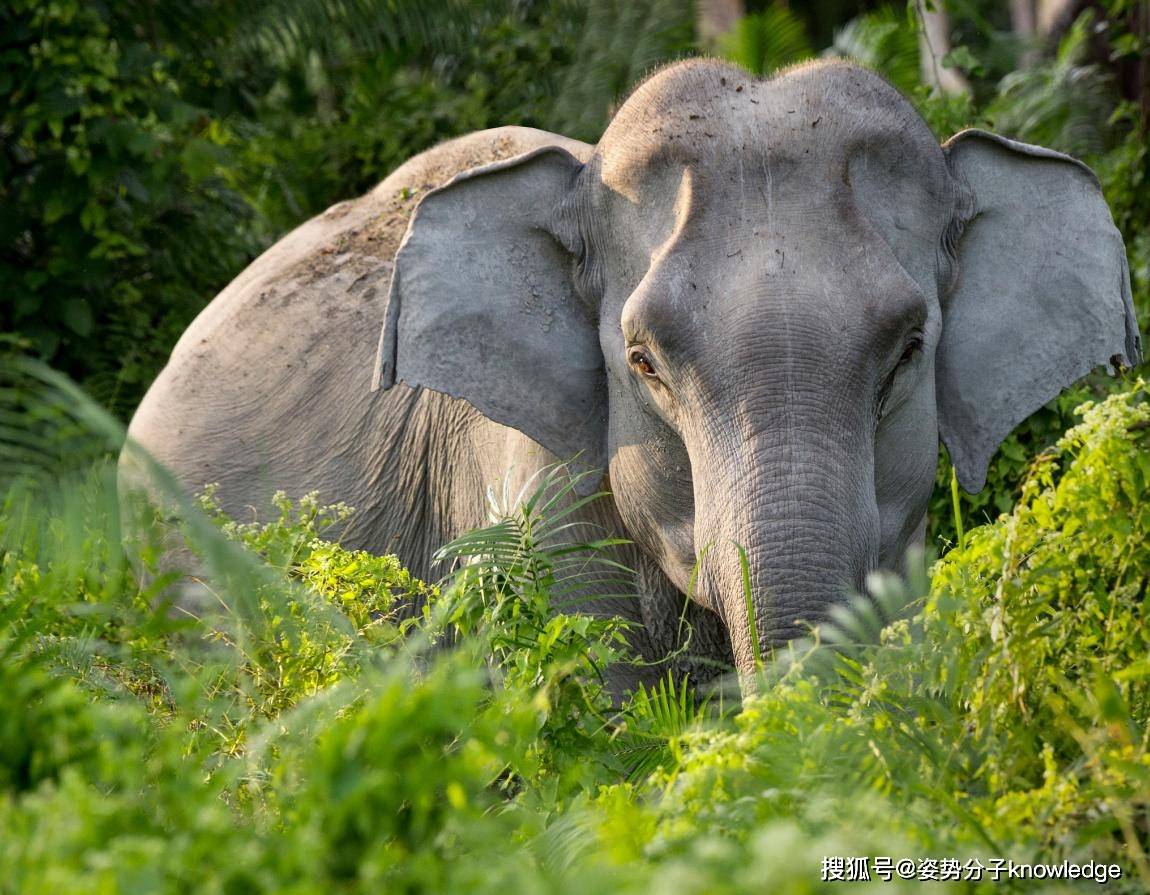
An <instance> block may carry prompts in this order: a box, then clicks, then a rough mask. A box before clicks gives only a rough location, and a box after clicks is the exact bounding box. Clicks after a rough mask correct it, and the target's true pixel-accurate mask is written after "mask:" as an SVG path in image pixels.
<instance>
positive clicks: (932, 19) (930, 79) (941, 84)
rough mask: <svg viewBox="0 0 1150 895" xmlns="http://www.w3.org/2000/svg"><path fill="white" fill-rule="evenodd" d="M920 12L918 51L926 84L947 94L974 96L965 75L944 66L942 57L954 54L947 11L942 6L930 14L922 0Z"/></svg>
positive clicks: (920, 0) (919, 5)
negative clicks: (952, 52) (970, 94)
mask: <svg viewBox="0 0 1150 895" xmlns="http://www.w3.org/2000/svg"><path fill="white" fill-rule="evenodd" d="M918 12H919V21H920V27H919V30H918V49H919V59H920V63H921V66H922V80H923V83H924V84H927V85H929V86H931V87H934V88H936V89H938V90H941V91H942V92H943V93H970V84H969V83H968V82H967V80H966V77H965V76H964V75H963V73H962V72H960V71H958V70H957V69H954V68H945V67H943V65H942V61H941V60H942V58H943V57H944V56H945V55H946V54H947V53H949V52H950V21H949V19H948V18H947V15H946V9H945V8H944V7H943V6H942V5H941V4H939V6H938V7H937V8H936V9H935V10H934V11H933V12H930V11H928V10H927V9H926V8H925V5H924V4H923V3H922V0H919V3H918Z"/></svg>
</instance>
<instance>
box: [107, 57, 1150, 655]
mask: <svg viewBox="0 0 1150 895" xmlns="http://www.w3.org/2000/svg"><path fill="white" fill-rule="evenodd" d="M401 237H402V242H401V241H400V239H401ZM381 323H382V324H383V330H382V336H380V324H381ZM1139 359H1140V343H1139V337H1138V330H1137V325H1136V322H1135V319H1134V315H1133V309H1132V305H1131V299H1130V290H1129V275H1128V272H1127V267H1126V257H1125V252H1124V249H1123V244H1122V239H1121V237H1120V235H1119V233H1118V231H1117V230H1116V229H1115V227H1114V225H1113V223H1112V221H1111V217H1110V214H1109V211H1108V209H1107V207H1106V204H1105V201H1104V200H1103V198H1102V195H1101V192H1100V190H1099V186H1098V183H1097V181H1096V179H1095V178H1094V176H1093V174H1092V173H1091V172H1090V170H1089V169H1088V168H1086V167H1085V166H1084V165H1083V164H1081V163H1080V162H1078V161H1075V160H1074V159H1071V158H1068V157H1067V156H1064V155H1061V154H1059V153H1056V152H1052V151H1050V150H1046V149H1042V148H1038V147H1035V146H1028V145H1023V144H1020V143H1016V142H1012V141H1010V140H1007V139H1003V138H1001V137H997V136H994V135H993V134H989V133H985V132H982V131H975V130H969V131H964V132H962V133H960V134H958V135H957V136H956V137H954V138H953V139H951V140H949V141H948V142H947V143H945V144H944V145H943V146H942V147H939V145H938V144H937V142H936V141H935V140H934V138H933V137H932V135H931V132H930V130H929V129H928V128H927V126H926V124H925V123H924V122H923V120H922V118H921V117H920V116H919V115H918V113H917V112H916V111H915V109H914V108H913V106H912V105H911V104H910V103H909V102H908V101H907V100H906V99H905V98H904V97H903V96H901V95H900V94H899V93H898V92H897V91H896V90H894V89H893V88H892V87H891V86H889V85H888V84H887V83H886V82H885V81H883V80H882V79H881V78H880V77H878V76H877V75H875V74H872V73H870V72H868V71H866V70H863V69H860V68H857V67H854V66H852V65H848V64H845V63H840V62H821V63H817V64H810V65H806V66H801V67H798V68H794V69H791V70H789V71H786V72H783V73H781V74H778V75H776V76H775V77H772V78H770V79H769V80H756V79H754V78H753V77H751V76H749V75H748V74H747V73H746V72H744V71H742V70H740V69H738V68H735V67H731V66H728V65H726V64H722V63H719V62H716V61H712V60H692V61H687V62H681V63H678V64H675V65H672V66H670V67H668V68H665V69H663V70H661V71H659V72H657V73H655V74H654V75H653V76H652V77H650V78H649V79H647V80H646V81H645V82H644V83H643V84H641V85H640V86H639V87H638V88H637V89H636V90H635V91H634V92H633V93H632V94H631V96H630V97H629V98H628V99H627V100H626V102H625V103H624V104H623V105H622V106H621V108H620V109H619V111H618V113H617V114H616V115H615V116H614V119H613V121H612V122H611V124H610V126H609V127H608V129H607V131H606V132H605V133H604V135H603V137H602V139H601V140H600V142H599V143H598V145H597V146H594V147H592V146H588V145H585V144H582V143H578V142H574V141H572V140H568V139H565V138H563V137H559V136H555V135H553V134H548V133H544V132H541V131H535V130H529V129H524V128H500V129H497V130H491V131H484V132H481V133H476V134H472V135H470V136H467V137H463V138H461V139H458V140H455V141H452V142H449V143H446V144H444V145H442V146H439V147H437V148H435V149H432V150H430V151H429V152H426V153H424V154H422V155H420V156H418V157H416V158H414V159H412V160H411V161H409V162H408V163H407V164H405V165H403V166H402V167H401V168H399V169H398V170H397V171H396V172H395V173H393V174H392V175H391V176H390V177H388V178H387V179H386V180H385V181H384V182H383V183H382V184H381V185H380V186H379V187H377V188H376V189H375V190H374V191H372V192H371V193H369V194H368V195H366V196H364V197H363V198H361V199H358V200H355V201H351V202H346V203H343V204H340V205H336V206H334V207H333V208H331V209H329V210H328V211H327V212H325V213H324V214H322V215H320V216H318V217H317V218H315V219H313V220H311V221H309V222H308V223H306V224H304V225H303V226H301V227H300V228H299V229H297V230H296V231H294V232H293V233H291V234H290V235H288V236H287V237H285V238H284V239H283V240H281V241H280V242H279V243H278V244H277V245H275V246H273V247H272V248H271V249H269V250H268V251H267V252H266V253H265V254H264V255H263V256H262V257H260V258H259V259H258V260H257V261H256V262H255V263H253V264H252V265H251V266H250V267H249V268H248V269H247V270H246V271H244V272H243V273H242V274H241V275H240V276H239V277H238V278H237V279H236V280H235V281H234V282H233V283H232V284H231V285H230V286H228V288H227V289H225V290H224V291H223V292H222V293H221V294H220V296H219V297H218V298H216V299H215V301H214V302H212V304H211V305H210V306H209V307H208V308H207V309H206V310H205V311H204V312H203V313H202V314H201V315H200V316H199V318H198V319H197V320H196V321H195V322H194V323H193V324H192V326H191V327H190V328H189V329H188V331H187V332H186V333H185V335H184V336H183V338H182V339H181V341H180V342H179V344H178V345H177V346H176V349H175V351H174V352H173V354H172V358H171V361H170V362H169V364H168V365H167V367H166V368H165V369H164V371H163V372H162V374H161V375H160V376H159V378H158V379H157V380H156V383H155V384H154V385H153V386H152V388H151V390H150V392H149V393H148V395H147V397H146V398H145V400H144V402H143V403H142V405H141V406H140V408H139V410H138V412H137V414H136V416H135V419H134V420H133V421H132V425H131V429H130V434H131V436H133V437H134V438H135V439H136V440H137V441H138V442H139V443H141V444H142V445H143V446H144V447H146V448H147V449H148V450H149V451H151V452H152V454H153V455H154V456H155V457H156V458H157V459H158V460H160V461H161V462H163V463H164V464H166V465H167V466H168V467H169V468H170V469H171V470H172V471H173V472H174V473H175V474H176V475H177V477H178V478H179V479H180V480H181V481H182V482H183V483H185V484H186V485H187V486H188V487H189V488H197V487H200V486H202V485H204V484H206V483H208V482H218V483H220V486H221V487H220V491H219V494H220V497H221V498H222V500H223V503H224V506H225V509H227V510H229V511H231V512H232V513H234V514H236V515H241V516H242V515H244V514H245V512H246V508H247V507H255V508H257V509H258V508H260V507H264V506H266V505H267V500H268V497H269V496H270V494H271V493H272V492H273V491H274V490H276V489H280V488H282V489H285V490H287V491H288V492H289V493H290V494H292V495H299V494H302V493H304V492H307V491H310V490H312V489H318V490H319V491H320V492H321V496H322V497H323V498H324V499H327V500H332V501H334V500H343V501H346V502H347V503H349V504H351V505H353V506H355V507H357V508H359V510H360V512H359V514H358V515H357V516H356V517H355V518H354V520H353V521H352V522H351V523H350V525H349V527H348V529H347V530H346V532H345V533H344V541H345V543H347V544H349V545H351V546H354V547H363V548H368V549H371V550H374V551H392V552H395V553H397V554H398V555H399V557H400V558H401V559H402V561H403V562H404V563H405V564H407V565H408V566H409V567H410V568H411V569H412V570H413V571H414V572H415V573H416V574H420V575H424V576H426V575H428V574H430V571H431V570H430V568H429V562H430V556H431V553H432V551H433V550H434V548H435V547H436V546H438V545H439V544H441V543H443V542H445V541H446V540H448V539H450V538H451V537H453V536H455V535H458V534H460V533H461V532H463V531H465V530H467V529H469V528H472V527H474V526H477V525H480V524H482V523H484V521H485V503H484V493H485V486H486V485H488V484H490V483H492V482H495V481H497V480H499V479H501V478H502V477H504V476H505V475H507V474H508V473H509V472H510V474H511V475H513V476H516V477H518V478H520V479H523V478H525V477H527V476H529V475H531V474H532V473H534V472H535V471H537V470H538V469H540V468H541V467H543V466H545V465H547V464H550V463H554V462H555V461H556V458H558V459H562V460H566V459H568V458H572V457H576V458H577V459H576V462H577V463H578V464H581V466H582V467H583V468H586V469H602V470H603V471H604V475H603V476H597V477H592V480H591V485H592V487H605V488H607V489H609V491H610V497H609V498H607V499H604V500H600V501H597V502H593V503H592V504H590V505H589V507H588V508H587V509H586V510H584V511H582V513H583V516H582V518H585V519H588V520H590V521H594V522H597V523H599V524H602V525H606V526H608V527H610V528H613V529H615V530H616V531H617V532H619V533H621V534H622V535H624V536H625V537H627V538H629V539H630V540H631V541H632V542H633V543H632V545H631V546H630V547H628V548H625V549H624V550H623V555H622V557H621V558H622V560H623V561H624V562H625V563H627V564H628V565H629V566H630V567H631V568H633V569H634V570H635V573H636V578H635V583H634V584H635V592H636V594H637V598H636V599H634V600H623V601H619V600H617V599H614V598H612V599H605V600H604V601H603V602H602V603H601V604H600V605H599V607H598V608H599V609H602V610H603V611H617V612H620V613H621V614H623V615H625V616H627V617H630V618H632V619H633V620H634V621H635V622H636V623H637V624H638V627H637V632H636V643H637V646H638V648H639V649H640V650H641V652H643V653H644V654H645V655H646V656H648V657H649V658H658V657H660V656H665V655H667V654H668V652H669V651H670V650H672V649H673V648H674V647H675V646H676V645H677V644H678V641H677V639H676V638H677V636H678V634H677V632H678V630H679V618H680V614H681V613H682V611H683V606H684V594H686V593H687V592H688V584H689V581H690V580H691V576H692V570H693V568H694V567H695V565H696V560H700V566H699V571H698V577H697V582H696V586H695V587H694V588H693V589H692V590H691V596H692V597H693V599H694V603H693V604H691V606H690V607H689V610H690V611H689V617H690V621H691V623H692V625H693V627H694V631H695V634H694V640H693V641H692V644H691V649H692V651H693V654H694V656H696V657H698V658H702V659H706V658H711V659H715V660H719V661H726V662H728V663H730V662H732V661H733V664H734V666H735V667H736V668H737V669H739V670H740V671H746V670H749V669H751V668H752V667H753V666H754V662H755V660H754V656H755V653H756V649H755V644H753V643H752V635H751V632H752V631H757V634H758V636H759V637H760V638H761V644H760V646H762V647H764V648H765V647H767V646H769V645H771V644H777V643H780V642H783V641H785V640H787V639H789V638H791V637H793V636H795V635H796V634H799V633H801V632H802V629H801V628H799V627H797V626H796V625H797V623H799V622H806V623H817V622H818V621H819V620H820V619H822V618H824V617H825V614H826V612H827V610H828V608H829V607H830V606H831V605H832V604H833V603H834V602H835V601H836V600H838V599H840V598H841V596H842V595H843V594H844V592H845V591H846V590H847V589H848V588H852V587H854V588H857V587H859V586H860V585H861V583H862V579H863V577H864V575H865V574H866V573H867V572H868V570H872V569H875V568H879V567H894V566H897V565H898V564H899V563H900V561H901V558H902V557H903V556H904V553H905V551H906V550H907V548H908V547H909V546H910V545H913V544H916V543H920V542H921V541H922V539H923V532H924V524H925V512H926V507H927V502H928V499H929V496H930V493H931V488H932V483H933V481H934V475H935V466H936V461H937V450H938V438H939V435H940V433H941V437H942V439H943V441H944V442H945V443H946V446H947V448H948V450H949V451H950V455H951V457H952V458H953V460H954V463H955V466H956V468H957V472H958V476H959V480H960V482H961V483H962V485H963V486H964V487H965V488H967V489H968V490H977V489H978V488H980V487H981V486H982V485H983V483H984V480H985V474H986V467H987V463H988V460H989V458H990V457H991V455H992V453H993V452H994V451H995V449H996V448H997V446H998V445H999V444H1000V443H1001V441H1002V439H1003V438H1004V437H1005V436H1006V435H1007V434H1008V433H1009V432H1010V431H1011V429H1013V428H1014V426H1016V425H1017V424H1018V423H1019V422H1020V421H1021V420H1023V419H1024V418H1025V417H1026V416H1027V415H1029V414H1030V413H1032V412H1033V411H1034V410H1036V409H1037V408H1038V407H1039V406H1041V405H1042V404H1043V403H1044V402H1046V401H1048V400H1049V399H1051V398H1052V397H1054V396H1055V395H1056V394H1057V393H1058V392H1059V390H1060V389H1062V388H1063V387H1065V386H1067V385H1068V384H1070V383H1072V382H1074V381H1075V380H1076V379H1078V378H1080V377H1082V376H1083V375H1085V374H1086V373H1088V372H1089V371H1090V370H1091V369H1092V368H1094V367H1096V366H1098V365H1102V364H1108V363H1109V364H1114V365H1116V366H1117V365H1133V364H1135V363H1137V362H1138V360H1139ZM373 369H374V380H375V386H376V388H374V389H373V388H372V379H373ZM736 545H741V547H742V548H744V549H745V559H746V562H745V568H744V565H743V563H742V562H741V561H740V556H739V553H738V548H737V547H736ZM744 572H745V573H746V574H747V575H748V576H749V582H750V589H751V593H752V594H753V615H754V622H755V623H754V625H753V626H752V625H751V624H750V618H749V617H748V613H747V605H746V601H745V591H744Z"/></svg>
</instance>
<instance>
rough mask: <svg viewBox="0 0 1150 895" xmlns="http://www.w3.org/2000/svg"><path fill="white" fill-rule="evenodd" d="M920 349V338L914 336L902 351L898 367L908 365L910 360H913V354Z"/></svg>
mask: <svg viewBox="0 0 1150 895" xmlns="http://www.w3.org/2000/svg"><path fill="white" fill-rule="evenodd" d="M921 347H922V338H921V337H920V336H915V337H914V338H912V339H911V340H910V341H909V342H907V343H906V347H905V348H904V349H903V350H902V355H901V356H900V357H899V359H898V366H900V367H901V366H903V365H904V364H909V363H910V362H911V361H912V360H914V355H915V352H916V351H918V350H919V349H920V348H921Z"/></svg>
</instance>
